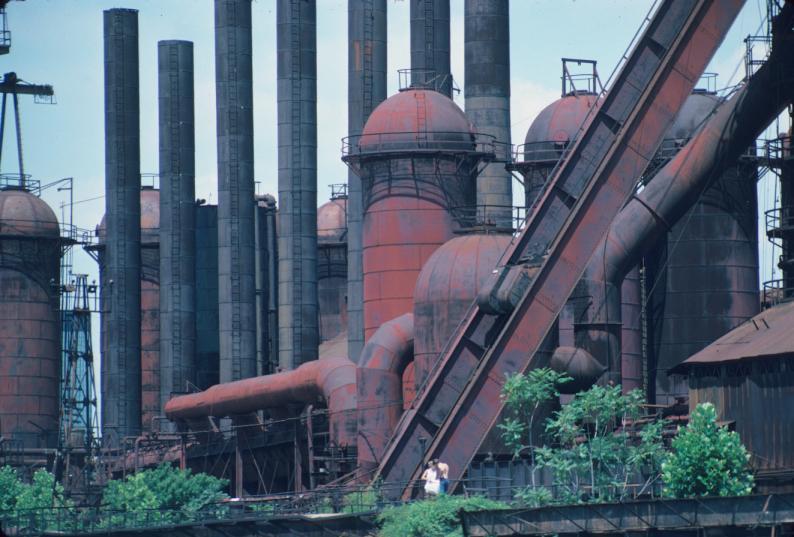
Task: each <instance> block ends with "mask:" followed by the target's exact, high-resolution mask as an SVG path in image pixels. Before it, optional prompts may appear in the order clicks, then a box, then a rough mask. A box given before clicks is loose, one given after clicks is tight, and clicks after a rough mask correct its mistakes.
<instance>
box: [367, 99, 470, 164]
mask: <svg viewBox="0 0 794 537" xmlns="http://www.w3.org/2000/svg"><path fill="white" fill-rule="evenodd" d="M418 133H419V134H420V136H417V134H418ZM473 141H474V140H473V129H472V125H471V123H470V122H469V120H468V118H467V117H466V114H464V113H463V110H461V109H460V108H459V107H458V105H456V104H455V103H454V102H453V101H452V99H450V98H449V97H446V96H445V95H442V94H441V93H439V92H437V91H433V90H429V89H421V88H411V89H408V90H405V91H401V92H399V93H397V94H395V95H392V96H391V97H389V98H388V99H386V100H385V101H383V102H382V103H381V104H380V105H378V107H377V108H375V110H373V111H372V114H370V116H369V120H367V124H366V125H364V129H363V132H362V136H361V139H360V140H359V146H360V147H361V148H362V149H364V150H367V151H378V150H380V149H383V150H394V149H411V148H412V147H417V146H420V145H422V146H424V147H427V145H426V144H428V143H433V142H435V143H436V144H437V146H436V148H439V149H443V148H444V142H447V143H451V147H452V148H459V146H460V144H461V142H466V143H467V144H468V142H472V146H471V149H473V148H474V144H473Z"/></svg>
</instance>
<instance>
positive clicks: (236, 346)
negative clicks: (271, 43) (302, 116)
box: [214, 0, 256, 382]
mask: <svg viewBox="0 0 794 537" xmlns="http://www.w3.org/2000/svg"><path fill="white" fill-rule="evenodd" d="M214 11H215V93H216V99H215V105H216V117H217V121H216V123H217V149H218V228H217V230H218V310H219V316H218V322H219V331H218V333H219V343H220V366H219V367H220V369H219V371H220V379H221V382H228V381H231V380H238V379H244V378H248V377H253V376H255V375H256V292H255V291H256V275H255V274H254V271H255V258H254V207H255V202H254V117H253V106H254V103H253V66H252V60H251V54H252V53H251V50H252V43H251V42H252V37H251V0H215V10H214Z"/></svg>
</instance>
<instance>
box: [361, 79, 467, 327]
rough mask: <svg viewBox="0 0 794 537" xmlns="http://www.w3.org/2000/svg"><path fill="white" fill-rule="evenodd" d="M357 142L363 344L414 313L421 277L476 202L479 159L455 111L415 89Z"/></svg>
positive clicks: (379, 111)
mask: <svg viewBox="0 0 794 537" xmlns="http://www.w3.org/2000/svg"><path fill="white" fill-rule="evenodd" d="M356 142H357V143H355V145H354V146H353V147H352V148H351V152H355V154H351V157H355V159H350V160H354V161H355V164H354V166H356V167H357V168H358V170H359V173H360V174H361V178H362V187H363V206H364V222H363V264H364V329H365V337H366V338H367V339H368V338H369V337H370V336H371V335H372V334H373V333H374V332H375V330H377V329H378V327H380V326H381V325H382V324H383V323H385V322H386V321H389V320H391V319H394V318H395V317H398V316H400V315H402V314H404V313H409V312H411V311H412V310H413V291H414V286H415V284H416V278H417V276H418V275H419V271H420V270H421V269H422V266H423V265H424V263H425V261H426V260H427V259H428V257H430V255H431V254H432V253H433V252H434V251H435V250H436V249H437V248H438V247H439V246H441V245H442V244H444V243H445V242H446V241H448V240H449V239H451V238H452V236H453V232H454V231H455V230H456V229H458V228H459V227H460V226H461V222H459V221H457V220H456V218H455V217H453V213H455V209H457V208H464V207H465V208H469V207H472V206H473V205H474V203H475V183H474V181H475V178H476V165H477V162H478V161H479V158H480V156H479V155H480V153H478V144H477V143H476V141H475V134H474V133H473V132H472V128H471V125H470V123H469V121H468V120H467V119H466V116H465V115H464V114H463V112H462V111H461V110H460V108H458V107H457V106H456V105H455V103H453V102H452V100H451V99H449V98H447V97H445V96H444V95H442V94H440V93H438V92H436V91H432V90H426V89H418V88H411V89H407V90H404V91H401V92H400V93H398V94H396V95H394V96H392V97H390V98H389V99H387V100H386V101H385V102H383V103H382V104H381V105H380V106H378V107H377V108H376V109H375V110H374V111H373V112H372V115H370V118H369V120H368V121H367V124H366V125H365V126H364V130H363V133H362V136H361V137H360V139H358V140H356ZM351 145H353V144H351ZM455 214H456V213H455Z"/></svg>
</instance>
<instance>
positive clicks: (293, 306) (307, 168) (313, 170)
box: [276, 0, 319, 370]
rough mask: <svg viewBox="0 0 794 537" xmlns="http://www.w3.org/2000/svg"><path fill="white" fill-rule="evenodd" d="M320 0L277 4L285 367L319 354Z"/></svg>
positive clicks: (281, 323)
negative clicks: (318, 107) (318, 127)
mask: <svg viewBox="0 0 794 537" xmlns="http://www.w3.org/2000/svg"><path fill="white" fill-rule="evenodd" d="M316 17H317V4H316V2H315V0H278V4H277V7H276V19H277V23H278V27H277V30H276V34H277V54H278V62H277V64H278V69H277V78H278V84H277V90H278V146H279V150H278V194H279V238H278V256H279V258H278V265H279V274H278V276H279V293H278V299H279V308H278V309H279V311H278V326H279V335H278V341H279V365H280V367H281V369H284V370H287V369H294V368H296V367H298V366H300V365H301V364H303V363H305V362H309V361H311V360H316V359H317V351H318V345H319V327H318V322H319V321H318V307H317V29H316V22H315V21H316Z"/></svg>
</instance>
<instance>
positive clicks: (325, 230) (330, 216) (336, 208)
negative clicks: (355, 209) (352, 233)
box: [317, 198, 347, 243]
mask: <svg viewBox="0 0 794 537" xmlns="http://www.w3.org/2000/svg"><path fill="white" fill-rule="evenodd" d="M346 240H347V198H336V199H332V200H331V201H328V202H326V203H324V204H323V205H321V206H320V208H319V209H317V241H318V242H320V243H338V242H344V241H346Z"/></svg>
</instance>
